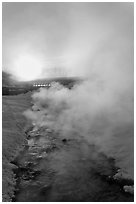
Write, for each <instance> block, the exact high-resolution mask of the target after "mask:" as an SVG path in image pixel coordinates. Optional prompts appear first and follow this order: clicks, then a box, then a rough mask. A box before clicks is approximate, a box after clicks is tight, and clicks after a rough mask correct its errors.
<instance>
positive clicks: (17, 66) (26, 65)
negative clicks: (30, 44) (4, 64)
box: [13, 55, 42, 81]
mask: <svg viewBox="0 0 136 204" xmlns="http://www.w3.org/2000/svg"><path fill="white" fill-rule="evenodd" d="M13 68H14V75H15V76H16V78H17V79H18V80H22V81H30V80H33V79H36V78H38V77H40V75H41V72H42V63H41V60H40V59H38V58H36V57H35V56H32V55H22V56H19V58H18V59H17V60H16V61H15V62H14V67H13Z"/></svg>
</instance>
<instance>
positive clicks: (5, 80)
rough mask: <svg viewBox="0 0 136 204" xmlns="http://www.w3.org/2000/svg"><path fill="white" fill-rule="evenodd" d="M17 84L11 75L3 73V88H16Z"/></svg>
mask: <svg viewBox="0 0 136 204" xmlns="http://www.w3.org/2000/svg"><path fill="white" fill-rule="evenodd" d="M15 84H17V82H16V81H15V80H13V79H12V78H11V75H10V74H9V73H7V72H4V71H2V86H5V87H6V86H14V85H15Z"/></svg>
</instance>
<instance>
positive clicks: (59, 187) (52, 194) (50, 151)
mask: <svg viewBox="0 0 136 204" xmlns="http://www.w3.org/2000/svg"><path fill="white" fill-rule="evenodd" d="M26 134H27V139H28V144H27V145H26V146H25V148H24V150H23V152H20V154H19V155H18V157H17V158H16V159H15V161H14V164H16V165H17V166H18V169H17V170H16V172H15V173H16V178H17V185H16V192H15V198H14V199H13V201H14V202H50V201H52V202H59V201H60V202H61V201H64V202H84V201H85V202H86V201H87V202H91V201H94V202H95V201H98V202H104V201H105V202H106V201H108V202H111V201H115V202H116V201H118V202H121V201H123V202H131V201H132V202H133V200H134V198H133V195H132V194H130V193H126V192H125V191H124V190H123V186H124V185H128V186H129V185H133V181H132V180H125V179H120V180H119V179H114V175H115V174H116V173H117V171H118V168H117V167H115V161H114V159H113V158H107V157H106V156H105V155H104V154H102V153H98V152H97V151H96V147H95V146H93V145H89V144H87V143H86V142H85V141H84V140H83V138H80V139H79V138H75V139H66V138H62V137H60V136H59V135H56V134H55V133H53V131H51V130H49V129H44V128H41V129H39V130H31V131H30V130H29V131H27V133H26Z"/></svg>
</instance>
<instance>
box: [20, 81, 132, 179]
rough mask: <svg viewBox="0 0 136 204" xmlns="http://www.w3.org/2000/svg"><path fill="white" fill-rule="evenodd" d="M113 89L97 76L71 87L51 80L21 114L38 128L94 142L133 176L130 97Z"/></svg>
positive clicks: (100, 150) (34, 95) (101, 150)
mask: <svg viewBox="0 0 136 204" xmlns="http://www.w3.org/2000/svg"><path fill="white" fill-rule="evenodd" d="M112 88H113V87H112ZM115 91H116V89H115V88H113V89H111V87H110V88H109V87H108V86H107V84H106V82H105V83H104V82H103V83H102V81H101V80H99V79H98V78H94V79H92V80H86V81H84V82H82V83H81V84H80V85H75V86H74V87H73V88H72V89H71V90H69V89H68V88H66V87H64V86H62V85H60V84H59V83H52V86H51V88H49V89H44V88H41V89H40V90H39V91H37V92H35V93H34V94H33V95H32V99H33V103H34V105H33V107H32V110H27V111H26V112H25V113H24V114H25V116H26V117H27V118H28V119H30V120H31V121H33V123H34V124H36V126H37V127H46V128H50V129H52V130H53V131H55V132H56V134H59V135H60V136H62V137H66V138H72V139H73V138H76V139H83V140H85V141H87V142H88V143H90V144H94V145H96V146H97V149H98V152H103V153H105V154H106V155H107V156H111V157H114V158H115V159H116V164H117V165H118V166H119V167H120V168H122V169H123V171H125V172H126V173H127V174H128V176H129V177H131V178H133V100H132V98H131V97H129V96H128V94H126V92H122V91H121V92H117V93H116V92H115Z"/></svg>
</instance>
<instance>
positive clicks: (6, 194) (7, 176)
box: [2, 94, 30, 201]
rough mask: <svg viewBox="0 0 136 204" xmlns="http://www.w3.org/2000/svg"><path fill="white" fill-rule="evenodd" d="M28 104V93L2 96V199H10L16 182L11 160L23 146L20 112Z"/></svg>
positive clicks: (23, 126) (22, 121) (22, 127)
mask: <svg viewBox="0 0 136 204" xmlns="http://www.w3.org/2000/svg"><path fill="white" fill-rule="evenodd" d="M29 106H30V95H29V94H25V95H24V94H21V95H18V96H3V98H2V153H3V155H2V156H3V159H2V167H3V172H2V174H3V175H2V178H3V181H2V187H3V188H2V191H3V192H2V194H3V201H11V197H12V196H13V194H14V185H15V183H16V181H15V178H14V173H13V169H14V168H16V166H15V165H13V164H12V161H13V160H14V158H15V157H16V155H17V153H18V151H20V149H21V148H22V147H23V146H22V145H23V144H24V140H25V134H24V128H25V125H26V120H25V118H24V116H23V115H22V112H23V111H24V110H26V109H27V108H28V107H29Z"/></svg>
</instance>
